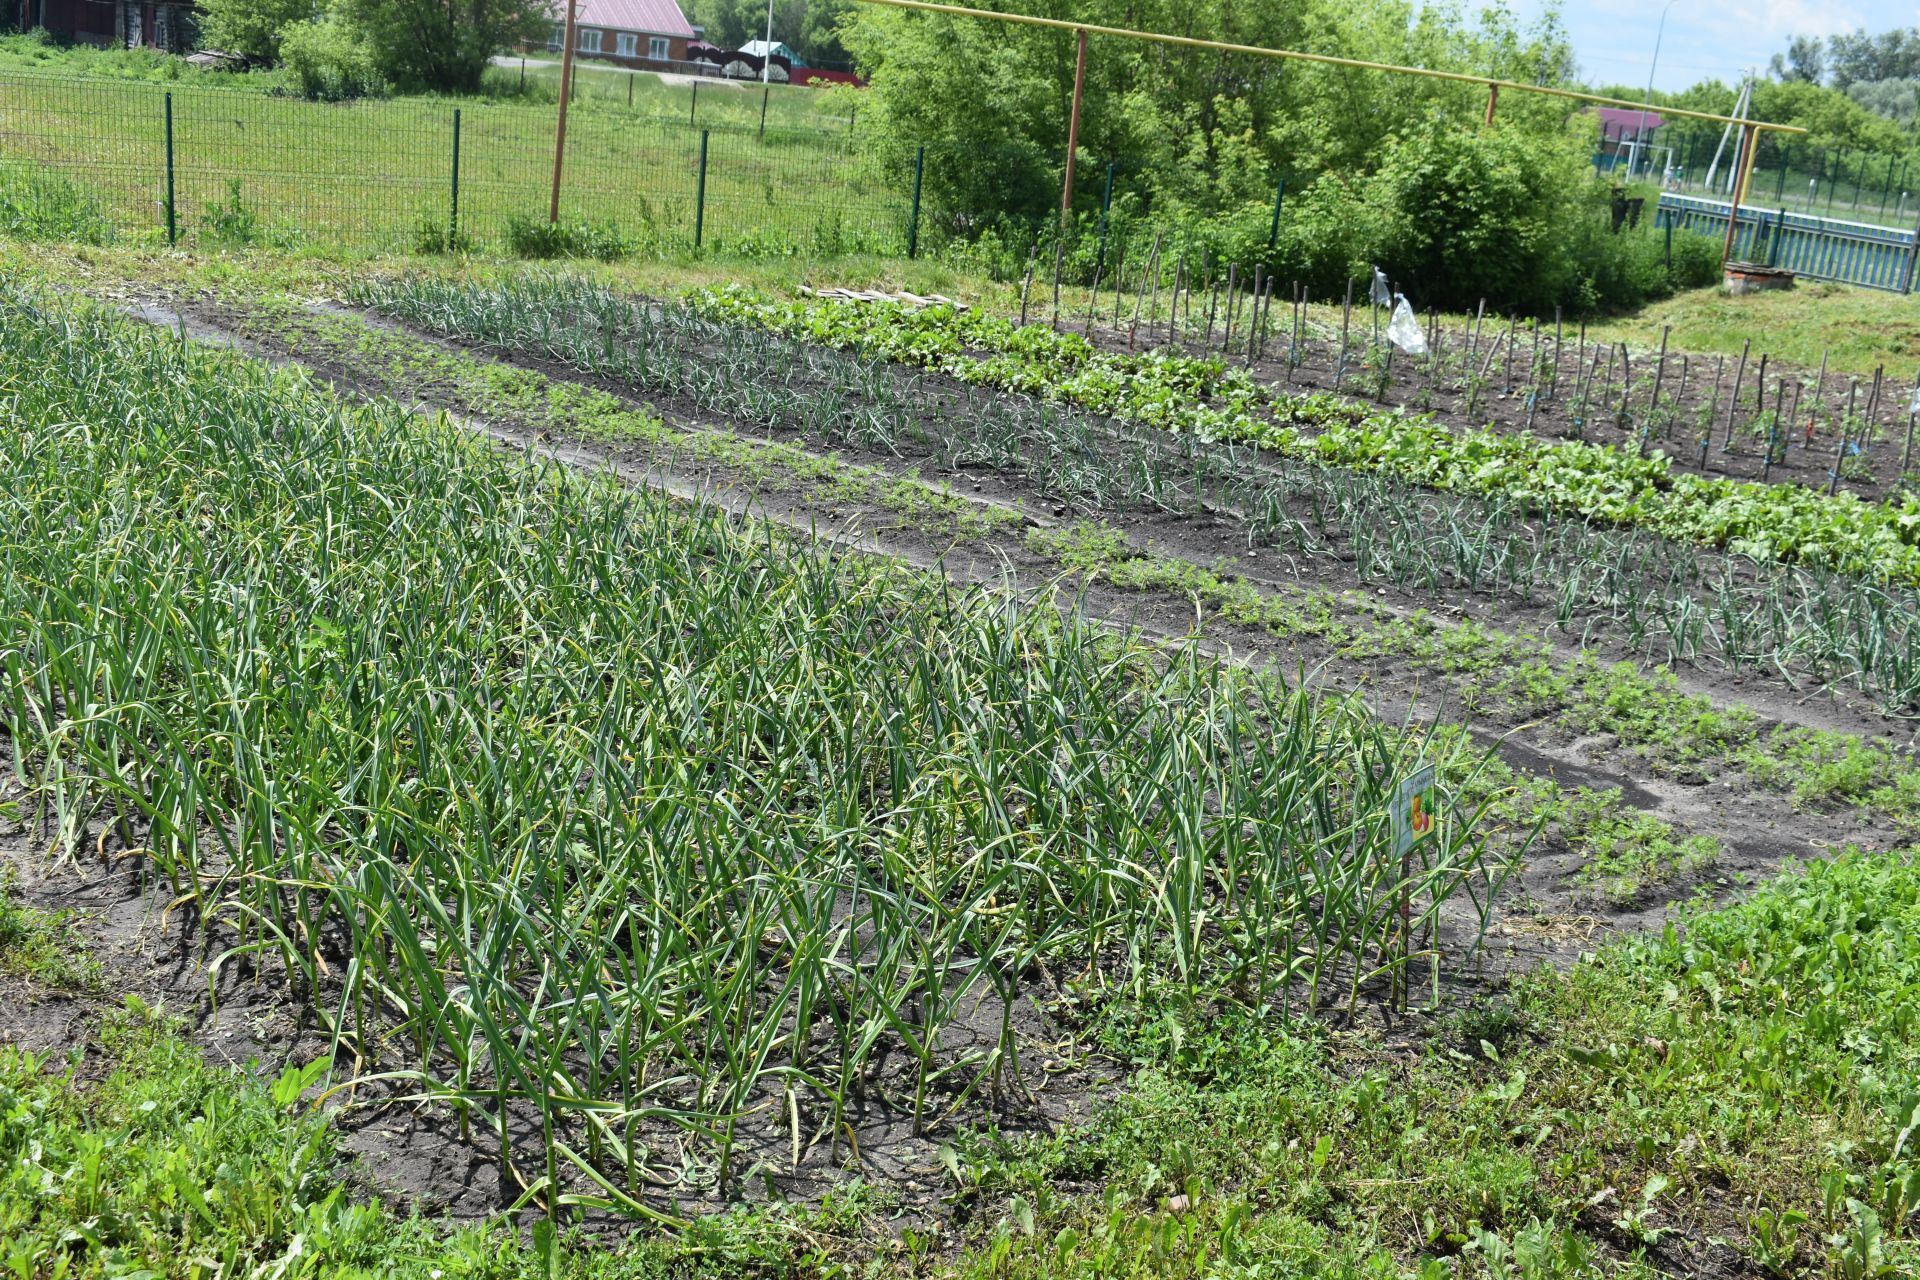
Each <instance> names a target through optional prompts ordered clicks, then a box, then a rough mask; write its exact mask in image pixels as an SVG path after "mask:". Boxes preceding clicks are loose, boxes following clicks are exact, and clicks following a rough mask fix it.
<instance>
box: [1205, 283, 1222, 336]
mask: <svg viewBox="0 0 1920 1280" xmlns="http://www.w3.org/2000/svg"><path fill="white" fill-rule="evenodd" d="M1219 308H1220V282H1219V281H1218V280H1215V281H1214V282H1213V284H1212V286H1211V287H1210V288H1209V290H1208V292H1207V332H1206V336H1205V337H1203V338H1201V339H1200V346H1201V348H1202V349H1203V350H1205V349H1207V348H1209V347H1211V346H1213V315H1214V312H1215V311H1217V310H1219Z"/></svg>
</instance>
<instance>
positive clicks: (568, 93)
mask: <svg viewBox="0 0 1920 1280" xmlns="http://www.w3.org/2000/svg"><path fill="white" fill-rule="evenodd" d="M566 2H567V24H566V28H565V31H564V33H563V34H562V35H561V37H560V121H559V124H558V125H557V126H556V127H555V128H554V131H553V195H552V197H551V198H550V199H549V200H548V201H547V221H548V222H550V223H552V222H558V221H560V169H561V166H562V165H564V164H565V163H566V158H567V100H568V99H569V98H571V97H573V22H574V9H575V7H576V2H577V0H566Z"/></svg>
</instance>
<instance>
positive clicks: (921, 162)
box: [907, 143, 927, 258]
mask: <svg viewBox="0 0 1920 1280" xmlns="http://www.w3.org/2000/svg"><path fill="white" fill-rule="evenodd" d="M926 168H927V147H926V144H925V143H921V144H920V150H918V151H916V152H914V155H913V220H912V221H910V222H908V223H907V257H909V258H912V257H916V256H918V254H919V252H920V175H921V174H923V173H924V172H926Z"/></svg>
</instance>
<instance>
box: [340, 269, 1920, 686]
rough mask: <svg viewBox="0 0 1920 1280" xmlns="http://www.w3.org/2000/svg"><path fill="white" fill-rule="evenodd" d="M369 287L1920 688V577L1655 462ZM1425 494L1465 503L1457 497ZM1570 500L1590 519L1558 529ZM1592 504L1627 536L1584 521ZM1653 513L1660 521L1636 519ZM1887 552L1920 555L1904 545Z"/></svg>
mask: <svg viewBox="0 0 1920 1280" xmlns="http://www.w3.org/2000/svg"><path fill="white" fill-rule="evenodd" d="M356 290H357V292H356V297H357V298H358V299H359V300H360V301H362V302H365V303H367V304H368V305H370V306H372V307H373V308H374V309H376V310H378V311H380V312H382V313H384V314H387V315H390V316H393V317H395V318H397V319H401V320H403V321H406V322H408V323H412V324H417V325H420V326H423V327H425V328H428V329H432V330H436V331H439V332H443V333H447V334H450V335H452V336H456V337H459V338H463V339H468V340H476V341H481V342H486V343H489V344H491V345H493V346H495V347H498V348H501V349H504V350H509V351H514V352H523V351H525V352H535V353H538V354H541V355H543V356H546V357H550V358H553V359H558V360H560V361H562V362H564V363H566V364H568V365H571V366H573V367H575V368H579V369H582V370H585V371H589V372H593V373H598V374H602V375H605V376H608V377H610V378H612V379H614V380H615V381H616V382H620V383H623V384H625V385H628V386H631V387H634V388H637V389H641V390H643V391H647V392H650V393H657V392H666V393H669V394H673V395H679V396H684V397H686V398H688V399H689V400H691V401H692V402H693V403H694V404H695V405H697V406H699V408H700V409H701V410H702V411H706V412H717V413H722V414H726V415H729V416H732V417H735V418H738V419H742V420H745V421H748V422H751V423H755V424H763V425H777V426H780V427H782V428H784V429H788V430H795V431H800V432H803V433H808V434H813V435H816V436H819V437H821V438H824V439H826V440H828V441H831V442H834V443H838V444H850V445H855V446H859V447H863V448H869V449H875V450H878V451H882V452H905V453H907V454H909V455H912V456H923V457H929V458H931V459H932V461H933V462H934V463H935V465H937V466H941V467H960V466H967V465H985V466H991V467H995V468H998V469H1001V470H1003V471H1007V472H1010V473H1014V474H1019V475H1024V476H1026V477H1028V478H1030V479H1031V480H1032V481H1033V482H1035V483H1037V484H1039V485H1040V486H1041V487H1042V488H1043V490H1045V491H1048V492H1051V493H1054V494H1057V495H1058V496H1060V497H1061V498H1062V499H1065V500H1066V501H1068V502H1070V503H1072V504H1075V505H1081V506H1084V507H1088V508H1106V509H1123V508H1128V507H1132V508H1136V509H1147V510H1161V511H1193V512H1206V513H1211V514H1224V515H1228V516H1230V517H1232V518H1234V519H1235V520H1237V521H1238V522H1240V523H1241V524H1242V526H1243V527H1244V529H1245V536H1246V537H1247V539H1248V540H1249V542H1250V543H1251V544H1254V545H1260V546H1263V547H1274V548H1278V549H1280V550H1282V551H1284V552H1287V553H1290V554H1301V555H1314V556H1338V557H1342V558H1344V559H1345V560H1346V561H1347V562H1349V563H1351V564H1352V565H1353V567H1354V570H1355V571H1356V572H1357V573H1358V575H1359V576H1360V578H1361V579H1362V580H1363V581H1369V582H1373V581H1379V582H1392V583H1395V584H1398V585H1401V586H1404V587H1409V588H1411V589H1415V590H1426V591H1431V592H1434V593H1436V594H1439V593H1443V592H1448V591H1458V590H1465V591H1468V592H1472V593H1480V594H1486V595H1490V596H1493V597H1494V598H1496V599H1499V600H1501V601H1502V602H1503V603H1513V602H1517V603H1520V604H1523V605H1526V606H1530V607H1535V608H1541V609H1550V610H1551V614H1552V616H1551V623H1552V624H1553V625H1556V626H1558V627H1559V628H1561V629H1563V630H1565V631H1568V632H1572V633H1576V634H1579V635H1581V636H1583V637H1587V638H1593V637H1594V636H1596V635H1605V636H1610V637H1613V638H1616V639H1618V640H1619V641H1620V642H1622V643H1624V644H1625V645H1626V646H1628V648H1629V649H1630V650H1632V651H1635V652H1641V653H1645V654H1647V655H1648V656H1650V657H1653V658H1655V659H1656V660H1660V661H1697V660H1711V661H1715V662H1718V663H1722V664H1725V665H1728V666H1731V667H1734V668H1737V669H1762V670H1766V671H1769V672H1779V671H1787V672H1792V673H1796V674H1805V675H1811V676H1814V677H1816V678H1823V679H1833V680H1839V681H1844V682H1848V683H1852V684H1855V685H1857V686H1858V687H1860V688H1863V689H1866V690H1869V691H1871V692H1873V693H1874V694H1876V695H1877V696H1878V697H1879V698H1880V699H1881V700H1882V701H1883V702H1885V703H1886V704H1887V705H1889V706H1893V707H1899V706H1904V705H1907V704H1909V703H1910V702H1911V701H1912V700H1913V699H1914V698H1915V697H1916V695H1920V597H1916V593H1915V592H1914V590H1913V589H1912V588H1911V587H1908V586H1903V585H1899V584H1895V583H1889V582H1880V581H1874V580H1871V579H1868V580H1862V578H1861V577H1860V576H1859V575H1858V574H1854V573H1847V572H1839V571H1835V570H1830V569H1825V568H1820V567H1818V566H1808V565H1800V564H1784V563H1781V562H1780V561H1779V560H1778V558H1777V557H1775V556H1773V555H1768V554H1766V547H1764V546H1763V545H1761V543H1760V542H1759V540H1758V539H1759V537H1760V535H1759V534H1758V533H1757V532H1756V533H1755V534H1753V535H1752V536H1750V537H1748V538H1746V539H1745V540H1744V541H1740V542H1736V543H1734V546H1735V547H1736V548H1742V549H1744V550H1745V551H1746V552H1747V554H1733V555H1723V554H1714V553H1703V551H1702V549H1701V548H1700V547H1698V546H1697V545H1690V544H1689V542H1688V541H1685V540H1680V539H1677V538H1674V537H1669V536H1663V535H1662V533H1661V531H1660V528H1659V525H1658V524H1657V523H1655V522H1654V519H1653V517H1654V516H1656V515H1657V512H1650V511H1649V506H1650V504H1651V503H1653V502H1654V501H1655V500H1658V499H1664V500H1666V501H1667V503H1668V505H1667V506H1666V507H1664V508H1660V510H1665V511H1670V512H1671V513H1673V518H1674V519H1676V520H1678V519H1680V518H1681V517H1682V516H1684V517H1685V520H1686V521H1687V522H1688V527H1690V528H1698V529H1703V530H1704V529H1706V528H1708V527H1710V526H1714V525H1719V524H1724V525H1731V526H1733V527H1736V528H1738V527H1742V526H1743V522H1749V523H1750V522H1751V521H1752V520H1755V519H1758V518H1760V517H1761V516H1763V515H1767V514H1769V513H1771V514H1774V515H1778V514H1779V513H1778V512H1775V511H1772V509H1771V508H1766V509H1763V508H1759V507H1756V506H1754V505H1752V503H1753V501H1754V500H1753V499H1751V496H1750V495H1747V494H1745V493H1744V492H1742V491H1741V490H1740V488H1739V487H1737V486H1736V487H1734V488H1732V489H1729V490H1728V491H1727V493H1726V494H1724V495H1723V501H1722V503H1721V504H1720V505H1718V506H1715V507H1712V508H1708V509H1706V510H1704V511H1702V510H1700V509H1697V508H1696V507H1694V506H1692V505H1690V504H1689V503H1688V502H1686V501H1683V500H1682V499H1681V498H1680V497H1679V496H1678V495H1677V494H1675V495H1672V496H1671V497H1667V495H1669V493H1670V491H1669V489H1668V488H1666V487H1663V486H1665V485H1666V484H1667V483H1668V477H1667V476H1666V473H1665V472H1663V471H1662V470H1661V468H1660V466H1659V464H1658V463H1657V462H1656V461H1653V460H1645V461H1642V460H1634V459H1626V460H1621V459H1618V457H1617V456H1616V455H1612V454H1609V453H1608V452H1607V451H1605V450H1598V449H1587V450H1584V451H1582V450H1578V449H1573V448H1571V447H1569V448H1563V449H1561V450H1560V451H1559V452H1555V453H1552V454H1549V455H1542V454H1539V453H1533V454H1529V453H1527V452H1525V451H1523V450H1513V449H1509V450H1506V451H1504V452H1503V451H1501V450H1498V449H1493V448H1490V447H1484V446H1482V445H1481V444H1480V443H1479V442H1473V441H1469V442H1465V443H1462V444H1459V445H1457V447H1454V448H1453V449H1452V452H1449V451H1448V448H1449V446H1450V445H1451V444H1452V437H1451V436H1449V435H1447V433H1445V432H1442V431H1438V430H1437V429H1429V428H1426V427H1423V426H1422V425H1421V424H1419V423H1417V422H1414V423H1409V422H1406V421H1404V420H1401V419H1398V418H1394V417H1391V416H1386V417H1381V418H1377V419H1368V420H1364V421H1359V422H1355V421H1353V420H1352V418H1351V415H1350V414H1348V413H1347V412H1346V411H1345V410H1343V409H1342V408H1341V407H1340V406H1337V405H1333V404H1331V403H1329V402H1326V401H1324V400H1322V401H1308V402H1305V403H1303V404H1290V405H1289V407H1288V409H1287V411H1288V412H1292V413H1297V414H1301V415H1303V416H1307V417H1310V418H1312V419H1314V420H1315V421H1316V423H1317V426H1318V431H1317V433H1316V434H1313V435H1311V436H1308V435H1304V434H1302V433H1301V432H1300V430H1299V428H1297V427H1295V426H1292V425H1289V424H1286V423H1282V422H1279V421H1276V418H1275V413H1276V409H1275V406H1274V405H1273V403H1272V402H1271V401H1270V400H1269V399H1267V398H1266V397H1265V395H1264V393H1263V392H1262V391H1261V390H1260V389H1259V388H1258V387H1256V386H1255V385H1253V384H1252V383H1251V382H1250V381H1249V380H1246V379H1245V378H1244V377H1241V376H1239V375H1238V374H1237V373H1236V372H1234V371H1228V370H1224V369H1223V368H1222V367H1221V366H1220V365H1219V364H1218V363H1217V362H1209V361H1203V360H1177V359H1170V358H1150V357H1133V358H1128V359H1125V360H1121V359H1119V358H1107V357H1100V356H1097V355H1095V354H1094V353H1092V352H1091V350H1090V349H1089V348H1087V347H1086V346H1085V344H1084V343H1083V342H1081V340H1080V339H1079V338H1078V337H1075V336H1072V335H1054V334H1050V333H1048V332H1046V331H1045V330H1035V329H1025V330H1017V329H1015V328H1014V327H1013V326H1012V325H1011V324H1009V323H1008V322H1005V321H998V320H993V319H991V318H978V319H977V320H976V318H975V317H973V316H972V315H969V316H967V317H964V318H961V317H955V316H953V315H952V313H946V312H942V311H941V310H940V309H928V310H924V311H921V310H905V309H890V308H884V307H878V308H876V307H857V308H856V307H846V306H832V305H820V304H794V305H793V306H792V307H784V308H783V307H779V306H776V305H774V304H763V303H759V302H755V301H752V300H746V299H743V298H741V297H740V296H738V295H727V296H713V295H707V296H703V297H701V298H699V299H697V300H696V301H697V302H698V304H699V305H698V308H697V309H696V311H694V312H689V311H686V310H683V309H680V308H678V307H675V306H673V305H666V306H653V305H651V304H648V305H640V304H636V303H635V302H634V301H633V300H631V299H626V298H623V297H621V296H619V295H617V294H614V293H611V292H609V291H606V290H604V289H600V288H598V287H596V286H591V285H587V284H583V283H581V282H579V281H575V280H571V279H568V278H565V277H539V276H536V277H530V278H527V279H523V280H521V281H518V282H515V283H513V284H509V285H486V286H480V285H468V284H457V283H444V282H436V281H430V280H420V279H411V280H400V281H378V282H368V283H363V284H361V285H358V286H356ZM703 317H710V318H703ZM742 322H745V324H746V327H744V328H743V327H742ZM762 328H771V329H774V330H778V331H781V332H784V333H789V334H791V335H793V338H792V340H786V341H783V340H780V339H779V338H777V337H773V336H770V335H768V334H766V333H762V332H758V330H759V329H762ZM802 338H805V339H811V340H812V341H815V342H826V343H829V344H832V345H836V346H851V347H856V348H858V349H860V350H861V351H873V352H876V353H882V354H890V355H892V356H893V357H894V358H896V359H900V360H905V361H909V362H912V363H920V364H926V365H930V366H932V367H933V368H935V369H937V370H938V371H940V372H942V373H944V374H948V375H951V376H952V377H953V378H955V379H959V380H960V381H961V382H962V383H963V384H969V385H963V386H961V387H960V388H959V389H958V390H957V391H955V390H952V389H950V387H948V386H946V384H942V383H928V384H918V383H915V382H913V381H911V380H908V381H905V382H903V381H902V380H901V379H900V378H899V377H897V376H896V377H888V376H886V374H885V372H884V369H882V368H880V367H878V366H876V365H874V364H873V363H872V362H871V361H870V360H868V359H856V358H852V357H845V356H835V355H834V354H833V352H831V351H828V350H823V349H821V348H819V347H816V346H813V345H811V343H810V342H806V341H800V340H799V339H802ZM969 347H971V348H973V349H976V350H978V349H984V350H986V351H988V352H989V354H988V355H986V356H984V357H977V356H974V355H971V354H967V349H968V348H969ZM976 388H977V389H976ZM1003 390H1004V391H1013V392H1022V393H1024V392H1031V393H1033V394H1035V395H1039V396H1043V397H1047V398H1052V399H1057V400H1062V401H1065V402H1066V404H1065V406H1064V407H1062V408H1059V409H1054V408H1051V407H1049V406H1048V405H1047V404H1046V403H1045V402H1044V401H1042V402H1040V403H1035V402H1034V401H1032V400H1029V399H1028V398H1027V396H1026V395H1024V394H1017V395H1013V396H1008V395H1005V394H1001V392H1002V391H1003ZM1081 407H1084V408H1087V409H1092V410H1095V411H1097V412H1099V413H1101V414H1104V415H1111V420H1107V419H1104V418H1093V417H1089V416H1088V415H1087V414H1086V413H1084V412H1075V410H1076V409H1078V408H1081ZM1249 442H1251V443H1249ZM1252 445H1258V446H1260V447H1258V448H1255V447H1252ZM1687 479H1689V478H1686V477H1682V478H1681V480H1682V481H1684V480H1687ZM1423 482H1424V483H1427V484H1432V483H1440V484H1442V485H1445V486H1448V487H1454V488H1457V489H1460V490H1465V492H1464V493H1456V494H1446V495H1436V494H1434V493H1433V492H1432V491H1431V490H1429V489H1426V488H1424V487H1423ZM1828 501H1829V500H1827V499H1824V498H1821V497H1819V496H1817V495H1806V498H1805V502H1807V503H1812V504H1815V505H1814V506H1813V507H1809V508H1808V509H1807V510H1806V511H1805V513H1804V514H1801V513H1798V512H1795V511H1793V510H1791V509H1790V510H1789V511H1788V512H1787V513H1786V515H1787V517H1788V521H1787V524H1786V527H1787V528H1789V529H1791V530H1794V531H1795V532H1797V533H1798V534H1800V535H1801V536H1804V537H1806V538H1808V539H1810V540H1813V546H1812V547H1808V548H1806V549H1805V550H1804V551H1803V554H1804V555H1811V554H1812V553H1813V551H1814V550H1817V549H1818V547H1819V546H1821V545H1824V544H1823V543H1822V542H1821V541H1820V540H1821V539H1825V540H1826V541H1827V542H1830V543H1832V544H1833V545H1835V546H1838V547H1843V548H1844V547H1852V548H1854V550H1853V551H1851V552H1849V553H1848V554H1851V555H1855V556H1866V555H1868V554H1869V548H1872V547H1878V546H1880V545H1882V543H1881V542H1868V541H1867V539H1868V537H1869V534H1870V533H1871V532H1872V531H1871V530H1866V531H1863V530H1861V529H1858V528H1852V527H1848V526H1846V525H1844V524H1843V523H1842V522H1841V517H1842V516H1843V515H1844V514H1845V512H1846V511H1855V512H1857V511H1859V510H1861V509H1862V504H1859V503H1858V502H1857V501H1856V500H1853V499H1851V498H1845V497H1843V498H1842V499H1841V500H1839V505H1837V506H1835V507H1834V508H1832V509H1831V510H1828V509H1827V508H1826V507H1824V506H1823V505H1819V504H1825V503H1827V502H1828ZM1743 503H1744V504H1746V505H1742V504H1743ZM1563 504H1564V505H1571V506H1573V507H1574V508H1575V510H1574V511H1572V512H1571V513H1570V514H1568V515H1565V516H1561V515H1555V514H1554V510H1555V509H1556V508H1557V507H1559V506H1561V505H1563ZM1583 505H1591V506H1594V507H1595V509H1596V510H1595V512H1594V513H1591V514H1592V515H1593V516H1610V517H1612V518H1613V519H1614V521H1615V522H1616V523H1623V524H1625V525H1626V527H1625V528H1607V527H1603V526H1601V525H1600V524H1599V523H1598V522H1597V519H1592V518H1583V513H1582V511H1581V510H1580V509H1579V508H1580V507H1582V506H1583ZM1542 507H1546V508H1547V510H1546V511H1545V512H1544V513H1543V512H1542V510H1541V509H1542ZM1642 516H1646V517H1648V518H1647V519H1646V520H1645V521H1644V523H1648V524H1654V527H1653V528H1644V527H1642V528H1635V527H1634V526H1635V524H1636V523H1642V521H1641V520H1640V517H1642ZM1892 527H1893V526H1892V525H1889V526H1887V529H1890V528H1892ZM1877 536H1879V537H1880V538H1882V539H1883V540H1893V545H1895V546H1896V547H1899V548H1901V549H1903V550H1904V551H1905V552H1906V553H1907V554H1909V555H1913V554H1914V549H1913V548H1911V547H1907V546H1906V545H1905V544H1904V543H1901V542H1898V541H1897V535H1895V534H1894V533H1892V532H1888V531H1886V529H1882V530H1881V532H1880V533H1879V534H1878V535H1877ZM1779 549H1781V550H1784V549H1785V548H1784V547H1781V548H1779ZM1836 554H1837V553H1836Z"/></svg>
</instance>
